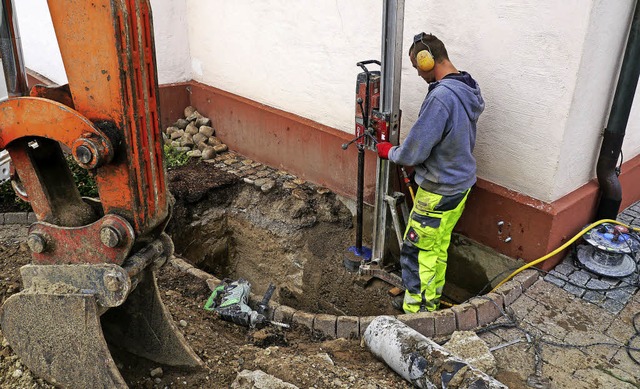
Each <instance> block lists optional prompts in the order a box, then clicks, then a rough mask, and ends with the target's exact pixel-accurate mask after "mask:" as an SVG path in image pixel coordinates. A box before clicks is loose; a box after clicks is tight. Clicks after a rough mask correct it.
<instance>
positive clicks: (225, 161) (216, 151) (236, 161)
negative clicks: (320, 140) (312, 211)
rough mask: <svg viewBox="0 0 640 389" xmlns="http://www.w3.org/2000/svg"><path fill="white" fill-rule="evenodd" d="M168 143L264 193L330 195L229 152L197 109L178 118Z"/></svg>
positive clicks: (167, 136) (167, 133) (166, 138)
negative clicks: (288, 192)
mask: <svg viewBox="0 0 640 389" xmlns="http://www.w3.org/2000/svg"><path fill="white" fill-rule="evenodd" d="M163 137H164V142H165V144H168V145H170V146H171V147H173V148H174V149H175V150H176V151H180V152H185V153H187V155H188V156H189V157H192V158H200V159H201V160H202V161H204V162H206V163H210V164H213V167H214V168H217V169H220V170H224V171H226V172H227V173H231V174H234V175H236V176H238V177H240V178H241V179H242V180H243V181H244V182H245V183H247V184H249V185H254V186H256V187H257V188H259V189H260V190H262V192H264V193H267V192H270V191H271V190H272V189H273V188H274V187H275V186H279V187H282V188H283V189H285V190H290V191H291V193H292V195H293V196H294V197H296V198H298V199H301V200H307V199H308V197H309V193H312V192H316V193H317V194H319V195H324V194H327V193H329V192H330V191H329V189H327V188H324V187H319V186H316V185H314V184H312V183H310V182H307V181H305V180H303V179H300V178H298V177H296V176H294V175H292V174H290V173H288V172H286V171H283V170H277V169H274V168H272V167H270V166H267V165H263V164H262V163H260V162H255V161H253V160H251V159H248V158H246V157H244V156H242V155H240V154H238V153H236V152H235V151H231V150H229V147H228V146H227V145H226V144H224V143H223V142H222V141H221V140H220V139H219V138H218V137H216V136H215V129H214V128H213V127H212V126H211V119H209V118H207V117H204V116H203V115H202V114H200V113H199V112H198V111H197V110H196V109H195V108H194V107H191V106H189V107H187V108H185V109H184V119H178V120H177V121H176V122H175V123H174V124H173V126H170V127H167V129H166V130H165V131H164V132H163Z"/></svg>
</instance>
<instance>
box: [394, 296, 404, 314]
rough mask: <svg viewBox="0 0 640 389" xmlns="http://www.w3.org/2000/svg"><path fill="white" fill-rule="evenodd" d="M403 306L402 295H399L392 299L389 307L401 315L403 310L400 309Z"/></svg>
mask: <svg viewBox="0 0 640 389" xmlns="http://www.w3.org/2000/svg"><path fill="white" fill-rule="evenodd" d="M403 305H404V294H401V295H400V296H396V297H394V298H393V300H391V306H392V307H394V308H395V309H397V310H399V311H401V312H402V313H404V308H403V307H402V306H403Z"/></svg>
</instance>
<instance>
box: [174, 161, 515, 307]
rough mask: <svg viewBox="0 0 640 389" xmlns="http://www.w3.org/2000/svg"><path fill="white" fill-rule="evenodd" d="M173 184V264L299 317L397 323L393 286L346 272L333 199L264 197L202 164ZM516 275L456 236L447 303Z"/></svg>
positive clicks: (303, 187)
mask: <svg viewBox="0 0 640 389" xmlns="http://www.w3.org/2000/svg"><path fill="white" fill-rule="evenodd" d="M289 178H290V177H289ZM169 179H170V186H171V188H172V193H174V195H175V197H176V204H175V206H174V216H173V218H172V221H171V224H170V226H169V232H170V233H171V235H172V237H173V240H174V243H175V246H176V253H177V255H179V256H180V257H182V258H184V259H186V260H187V261H189V262H190V263H192V264H193V265H195V266H197V267H199V268H200V269H202V270H204V271H206V272H208V273H210V274H213V275H214V276H216V277H217V278H219V279H224V278H230V279H238V278H244V279H247V280H248V281H249V282H250V283H251V284H252V292H253V293H255V294H256V295H261V294H263V293H264V292H265V291H266V289H267V287H268V285H269V283H274V284H275V285H276V293H275V294H274V296H273V298H272V299H273V301H276V302H278V303H280V304H283V305H287V306H290V307H292V308H295V309H296V310H302V311H306V312H310V313H326V314H332V315H350V316H372V315H381V314H398V311H396V310H395V309H394V308H393V307H392V306H391V298H392V297H391V296H390V294H389V290H390V289H391V288H392V286H391V285H390V284H388V283H385V282H383V281H381V280H377V279H374V280H372V281H369V282H366V283H365V282H364V281H365V280H363V278H362V277H359V276H358V275H357V274H354V273H351V272H349V271H347V270H346V269H345V267H344V266H343V259H344V256H345V253H347V249H348V248H349V247H350V246H352V245H353V244H354V243H353V242H354V228H353V223H352V219H353V216H352V214H351V212H350V211H349V210H348V208H347V207H346V206H345V205H344V204H343V203H342V202H341V201H340V200H339V199H338V197H337V196H336V195H335V194H333V193H331V192H328V191H326V190H324V189H322V188H318V187H316V186H315V185H313V184H309V183H301V184H300V185H295V187H294V185H286V182H287V181H286V180H287V179H288V177H287V176H286V175H285V174H282V176H281V177H280V179H278V180H276V182H275V185H274V187H273V189H271V190H269V191H266V193H265V191H264V190H261V189H260V188H259V187H256V186H255V185H252V184H249V183H246V182H244V181H242V180H241V179H238V178H237V177H236V176H235V175H232V174H228V173H226V172H224V171H216V170H215V169H211V166H209V165H208V164H204V163H200V164H191V166H188V167H185V168H184V169H177V170H175V171H170V172H169ZM283 183H285V185H282V184H283ZM514 267H517V266H516V263H515V262H514V261H513V260H512V259H509V258H506V257H502V256H500V255H497V254H496V253H495V252H493V251H492V250H490V249H485V248H482V247H479V246H478V245H476V244H474V243H472V242H471V241H469V240H468V239H466V238H464V237H461V236H454V239H453V243H452V247H451V249H450V257H449V268H448V272H447V284H446V287H445V291H444V296H445V300H449V301H450V302H453V303H460V302H463V301H465V300H467V299H468V298H470V297H472V296H474V295H476V294H477V293H479V292H482V291H483V288H484V292H487V291H488V290H490V289H491V288H490V287H486V286H487V285H488V284H489V281H490V280H491V279H492V278H493V277H494V276H495V275H496V274H498V273H500V272H504V271H505V269H507V268H514ZM398 274H399V273H398ZM507 274H508V273H507ZM499 281H500V279H497V280H495V281H494V282H493V284H494V285H495V284H496V283H497V282H499ZM203 298H204V296H203Z"/></svg>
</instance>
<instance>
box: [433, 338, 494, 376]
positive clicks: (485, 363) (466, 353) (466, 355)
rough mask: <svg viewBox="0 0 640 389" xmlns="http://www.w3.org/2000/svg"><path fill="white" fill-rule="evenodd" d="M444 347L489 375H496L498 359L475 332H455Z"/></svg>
mask: <svg viewBox="0 0 640 389" xmlns="http://www.w3.org/2000/svg"><path fill="white" fill-rule="evenodd" d="M443 347H444V348H445V349H447V350H449V351H451V353H452V354H455V355H457V356H459V357H460V358H462V359H464V360H466V361H468V362H469V363H470V364H472V365H473V366H475V367H477V368H478V369H480V370H482V371H484V372H486V373H487V374H490V375H494V374H495V373H496V369H497V366H496V359H495V358H494V357H493V355H492V354H491V351H489V346H488V345H487V344H486V343H485V341H484V340H482V339H480V337H478V335H476V333H475V332H473V331H456V332H454V333H453V334H452V335H451V339H450V340H449V341H448V342H447V343H445V344H444V345H443Z"/></svg>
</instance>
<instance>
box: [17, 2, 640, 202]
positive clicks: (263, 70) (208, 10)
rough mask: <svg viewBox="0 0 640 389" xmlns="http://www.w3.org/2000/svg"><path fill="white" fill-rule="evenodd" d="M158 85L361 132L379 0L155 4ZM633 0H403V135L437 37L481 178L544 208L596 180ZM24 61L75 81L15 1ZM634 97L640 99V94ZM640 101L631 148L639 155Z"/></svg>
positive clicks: (36, 10) (43, 15) (44, 29)
mask: <svg viewBox="0 0 640 389" xmlns="http://www.w3.org/2000/svg"><path fill="white" fill-rule="evenodd" d="M151 3H152V7H153V13H154V22H155V23H154V28H155V39H156V52H157V64H158V74H159V81H160V83H161V84H166V83H173V82H180V81H187V80H189V79H194V80H197V81H199V82H202V83H205V84H208V85H212V86H215V87H217V88H220V89H223V90H226V91H229V92H231V93H235V94H238V95H241V96H244V97H247V98H249V99H252V100H255V101H258V102H260V103H263V104H266V105H269V106H272V107H276V108H279V109H282V110H284V111H287V112H291V113H294V114H297V115H300V116H303V117H306V118H309V119H312V120H315V121H317V122H319V123H322V124H325V125H328V126H331V127H334V128H337V129H340V130H342V131H345V132H348V133H351V132H352V131H353V116H354V87H355V85H354V84H355V77H356V74H357V73H358V72H359V71H360V69H359V68H357V67H356V66H355V64H356V62H358V61H361V60H365V59H379V58H380V42H381V36H380V34H381V24H382V2H372V1H368V0H316V1H314V2H292V1H288V0H263V1H260V2H256V1H250V0H236V1H233V2H231V1H224V0H208V1H201V0H151ZM634 3H635V2H634V1H633V0H617V1H615V2H612V1H606V0H567V1H563V2H558V1H555V0H541V1H533V0H526V1H515V0H511V1H497V0H495V1H483V2H469V1H465V0H447V1H444V0H406V7H405V8H406V9H405V32H404V47H403V51H404V52H405V53H404V55H403V59H404V61H403V74H402V95H401V96H402V97H401V108H402V110H403V126H402V131H401V133H402V135H401V136H402V137H404V136H405V135H406V133H407V131H408V129H409V128H410V126H411V124H412V123H413V122H414V121H415V118H416V115H417V110H418V108H419V106H420V103H421V101H422V99H423V97H424V94H425V93H426V90H427V85H426V84H425V83H423V82H422V81H421V79H419V78H418V77H417V76H416V74H415V70H414V69H413V68H412V67H411V65H410V63H409V61H408V60H407V57H406V51H407V49H408V47H409V45H410V44H411V39H412V37H413V35H414V34H415V33H417V32H420V31H425V32H431V33H434V34H436V35H437V36H439V37H440V38H441V39H442V40H443V41H444V42H445V44H446V45H447V48H448V50H449V55H450V57H451V60H452V61H453V63H454V64H455V65H456V66H457V67H458V68H459V69H462V70H467V71H469V72H470V73H471V74H472V75H473V76H474V77H475V78H476V79H477V80H478V82H479V83H480V86H481V88H482V91H483V95H484V97H485V100H486V102H487V107H486V110H485V113H484V114H483V115H482V117H481V119H480V122H479V127H478V140H477V147H476V153H475V154H476V157H477V160H478V175H479V176H480V177H482V178H484V179H486V180H489V181H492V182H495V183H496V184H499V185H502V186H505V187H507V188H510V189H513V190H515V191H518V192H520V193H523V194H526V195H529V196H532V197H534V198H537V199H540V200H543V201H553V200H556V199H558V198H560V197H562V196H563V195H565V194H567V193H569V192H571V191H572V190H574V189H576V188H578V187H580V186H581V185H584V184H585V183H586V182H587V181H589V180H590V179H591V178H593V177H594V176H595V161H596V158H597V153H598V151H599V148H600V142H601V139H600V137H599V136H600V132H601V131H602V128H603V127H604V125H605V124H606V119H607V115H608V112H609V109H610V104H611V97H612V94H613V90H614V87H615V79H616V78H617V72H618V69H619V66H620V63H621V54H622V51H623V50H624V45H625V39H626V34H627V33H628V26H629V23H630V19H631V13H632V11H633V5H634ZM16 7H17V12H18V17H19V25H20V31H21V35H22V43H23V50H24V54H25V61H26V64H27V67H29V68H31V69H33V70H35V71H37V72H39V73H41V74H42V75H44V76H46V77H48V78H50V79H52V80H53V81H55V82H58V83H64V82H65V81H66V77H65V75H64V68H63V66H62V61H61V59H60V56H59V53H58V48H57V44H56V41H55V37H54V33H53V28H52V26H51V21H50V18H49V15H48V11H47V7H46V1H45V0H19V1H16ZM637 98H638V97H637ZM639 119H640V104H635V105H634V108H633V110H632V113H631V117H630V120H629V125H628V128H627V135H626V138H625V143H624V146H623V152H624V156H625V159H630V158H631V157H633V156H635V155H638V154H639V153H640V129H639V128H638V127H640V120H639Z"/></svg>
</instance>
